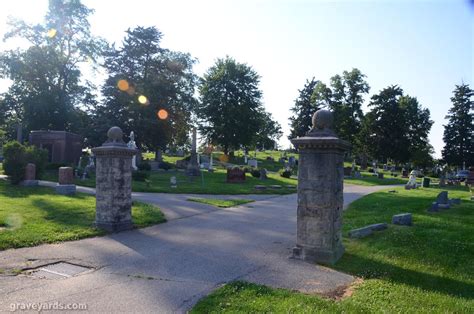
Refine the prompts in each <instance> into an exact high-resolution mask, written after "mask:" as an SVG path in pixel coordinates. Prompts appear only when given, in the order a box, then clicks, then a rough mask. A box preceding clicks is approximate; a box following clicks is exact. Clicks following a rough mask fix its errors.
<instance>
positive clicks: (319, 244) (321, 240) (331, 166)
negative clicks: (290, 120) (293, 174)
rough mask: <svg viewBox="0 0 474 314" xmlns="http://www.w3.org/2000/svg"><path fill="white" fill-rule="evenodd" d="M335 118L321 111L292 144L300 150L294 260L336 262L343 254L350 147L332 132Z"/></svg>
mask: <svg viewBox="0 0 474 314" xmlns="http://www.w3.org/2000/svg"><path fill="white" fill-rule="evenodd" d="M332 125H333V115H332V113H331V112H330V111H328V110H324V109H321V110H318V111H317V112H316V113H315V114H314V116H313V128H312V129H311V130H310V131H309V132H308V133H307V134H306V136H304V137H298V138H295V139H293V140H292V141H291V142H292V143H293V144H294V145H295V147H296V148H297V149H298V150H299V162H298V209H297V239H296V247H295V248H293V257H294V258H298V259H302V260H306V261H311V262H318V263H327V264H333V263H335V262H336V261H337V260H338V259H339V258H340V257H341V256H342V254H343V253H344V247H343V245H342V233H341V227H342V210H343V203H344V202H343V178H344V171H343V166H344V152H345V151H347V150H348V149H349V148H350V144H349V143H348V142H346V141H343V140H341V139H339V138H338V137H337V135H336V134H335V133H334V131H333V130H332Z"/></svg>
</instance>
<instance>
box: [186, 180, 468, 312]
mask: <svg viewBox="0 0 474 314" xmlns="http://www.w3.org/2000/svg"><path fill="white" fill-rule="evenodd" d="M445 190H448V191H449V196H450V198H456V197H460V198H461V199H462V204H461V205H454V206H452V207H451V209H449V210H445V211H442V212H439V213H431V214H430V213H428V212H427V211H426V209H427V208H428V207H429V205H430V204H431V202H432V201H433V200H434V198H435V197H436V195H437V194H438V193H439V192H440V191H441V190H440V189H438V188H425V189H423V188H421V189H418V190H410V191H406V190H404V189H402V188H397V189H396V191H397V193H388V192H386V191H385V192H378V193H374V194H371V195H369V196H366V197H363V198H361V199H359V200H357V201H355V202H354V203H352V204H351V205H350V206H349V208H348V210H347V211H345V213H344V225H343V235H344V239H343V241H344V245H345V247H346V253H345V254H344V256H343V258H342V259H341V260H340V261H339V262H338V263H337V264H336V265H335V266H333V268H335V269H337V270H340V271H343V272H346V273H349V274H352V275H354V276H357V277H360V278H362V279H363V282H362V283H361V284H359V285H357V286H356V288H355V291H354V293H353V295H352V296H351V297H348V298H345V299H343V300H341V301H334V300H332V299H327V298H323V297H320V296H311V295H304V294H301V293H295V292H290V291H286V290H281V289H271V288H267V287H264V286H259V285H254V284H249V283H243V282H234V283H231V284H228V285H226V286H224V287H223V288H220V289H218V290H217V291H215V292H214V293H213V294H211V295H210V296H208V297H206V298H204V299H202V300H201V301H200V302H199V303H198V304H197V305H196V306H195V308H194V309H193V311H194V312H195V313H201V312H214V313H216V312H254V313H255V312H276V313H283V312H284V313H287V312H297V313H300V312H331V313H332V312H337V313H342V312H350V313H352V312H357V313H366V312H379V313H382V312H383V313H407V312H408V313H472V312H473V309H474V263H473V260H474V202H473V201H469V197H470V194H469V192H468V191H467V189H464V188H463V187H458V188H447V189H445ZM403 212H411V213H413V223H414V225H413V226H412V227H405V226H395V225H390V226H389V228H388V229H387V230H385V231H381V232H376V233H375V234H373V235H371V236H369V237H367V238H364V239H349V238H347V233H348V231H349V230H350V229H353V228H357V227H362V226H364V225H367V224H372V223H378V222H390V221H391V217H392V215H394V214H397V213H403Z"/></svg>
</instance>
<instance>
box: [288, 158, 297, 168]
mask: <svg viewBox="0 0 474 314" xmlns="http://www.w3.org/2000/svg"><path fill="white" fill-rule="evenodd" d="M288 164H289V165H290V167H293V166H294V165H295V164H296V158H295V156H290V157H289V158H288Z"/></svg>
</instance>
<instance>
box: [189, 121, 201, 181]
mask: <svg viewBox="0 0 474 314" xmlns="http://www.w3.org/2000/svg"><path fill="white" fill-rule="evenodd" d="M196 132H197V131H196V128H193V142H192V147H191V159H190V160H189V162H188V165H187V167H186V175H187V176H190V177H197V176H200V175H201V170H199V162H198V158H199V157H198V154H197V151H196V149H197V133H196Z"/></svg>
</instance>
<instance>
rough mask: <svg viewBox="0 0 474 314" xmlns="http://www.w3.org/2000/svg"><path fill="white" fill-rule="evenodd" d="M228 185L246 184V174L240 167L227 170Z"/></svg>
mask: <svg viewBox="0 0 474 314" xmlns="http://www.w3.org/2000/svg"><path fill="white" fill-rule="evenodd" d="M226 182H227V183H244V182H245V172H244V170H242V169H240V168H239V167H234V168H227V180H226Z"/></svg>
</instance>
